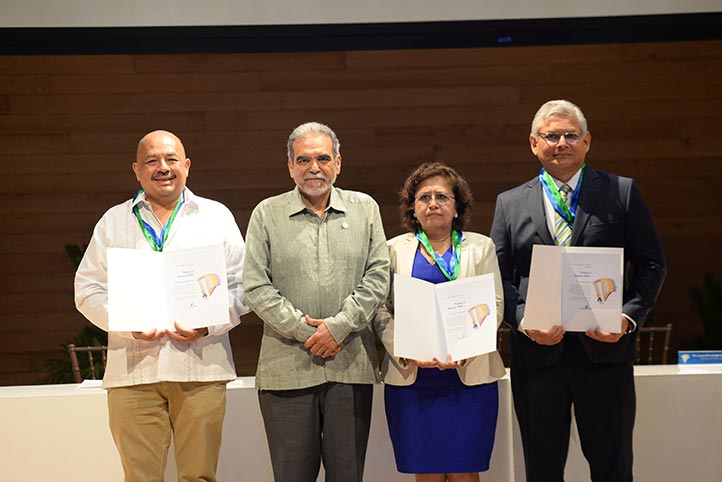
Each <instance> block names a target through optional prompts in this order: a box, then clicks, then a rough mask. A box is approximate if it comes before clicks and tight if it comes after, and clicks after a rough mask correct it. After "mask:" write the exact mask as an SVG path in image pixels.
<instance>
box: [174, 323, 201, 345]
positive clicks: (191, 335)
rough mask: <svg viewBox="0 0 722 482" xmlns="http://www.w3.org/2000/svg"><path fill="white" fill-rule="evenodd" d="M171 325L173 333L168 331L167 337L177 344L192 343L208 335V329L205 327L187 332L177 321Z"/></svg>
mask: <svg viewBox="0 0 722 482" xmlns="http://www.w3.org/2000/svg"><path fill="white" fill-rule="evenodd" d="M173 324H174V325H175V331H168V336H169V337H171V338H173V339H174V340H175V341H177V342H179V343H185V344H188V343H193V342H194V341H196V340H197V339H199V338H203V337H204V336H206V335H207V334H208V328H206V327H203V328H195V329H190V330H187V329H185V328H183V327H182V326H180V325H179V324H178V322H177V321H174V322H173Z"/></svg>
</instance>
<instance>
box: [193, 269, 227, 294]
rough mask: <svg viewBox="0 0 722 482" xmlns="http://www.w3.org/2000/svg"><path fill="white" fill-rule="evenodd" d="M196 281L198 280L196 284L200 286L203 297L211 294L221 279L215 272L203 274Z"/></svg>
mask: <svg viewBox="0 0 722 482" xmlns="http://www.w3.org/2000/svg"><path fill="white" fill-rule="evenodd" d="M196 281H198V285H199V286H200V287H201V294H202V295H203V298H208V297H209V296H211V295H212V294H213V292H214V291H215V289H216V288H217V287H218V285H220V284H221V279H220V278H219V277H218V275H217V274H215V273H208V274H206V275H203V276H201V277H200V278H198V279H197V280H196Z"/></svg>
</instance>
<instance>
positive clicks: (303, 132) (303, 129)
mask: <svg viewBox="0 0 722 482" xmlns="http://www.w3.org/2000/svg"><path fill="white" fill-rule="evenodd" d="M311 134H323V135H325V136H328V137H330V138H331V146H332V149H333V158H334V161H335V160H336V158H337V157H338V155H339V153H340V152H341V143H340V142H339V141H338V137H336V133H335V132H334V131H333V130H332V129H331V128H330V127H329V126H327V125H325V124H321V123H320V122H306V123H305V124H301V125H300V126H298V127H296V128H295V129H293V132H291V135H290V136H288V143H287V154H288V159H289V160H290V161H291V162H293V161H294V152H293V143H294V142H296V141H297V140H299V139H303V138H304V137H306V136H309V135H311Z"/></svg>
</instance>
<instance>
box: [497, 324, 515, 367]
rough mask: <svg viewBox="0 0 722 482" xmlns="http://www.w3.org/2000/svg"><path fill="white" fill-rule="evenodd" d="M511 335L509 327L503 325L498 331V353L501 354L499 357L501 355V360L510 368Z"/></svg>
mask: <svg viewBox="0 0 722 482" xmlns="http://www.w3.org/2000/svg"><path fill="white" fill-rule="evenodd" d="M510 335H511V330H510V329H509V327H508V326H505V325H501V326H500V327H499V329H498V330H497V331H496V351H498V352H499V355H501V359H502V360H503V361H504V366H505V367H508V366H509V364H510V363H511V359H510V356H511V355H510V353H509V343H510V342H509V336H510Z"/></svg>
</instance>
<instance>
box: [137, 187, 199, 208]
mask: <svg viewBox="0 0 722 482" xmlns="http://www.w3.org/2000/svg"><path fill="white" fill-rule="evenodd" d="M183 195H184V196H185V199H184V201H183V204H184V205H185V204H186V203H189V204H192V205H196V204H197V203H196V200H195V195H194V194H193V193H192V192H191V190H190V189H188V187H187V186H186V187H185V188H184V189H183ZM141 203H142V206H143V207H149V206H150V204H149V203H148V199H147V198H146V196H145V191H143V192H142V193H140V196H133V199H132V202H131V203H130V208H131V209H133V208H134V207H135V206H138V205H140V204H141Z"/></svg>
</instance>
